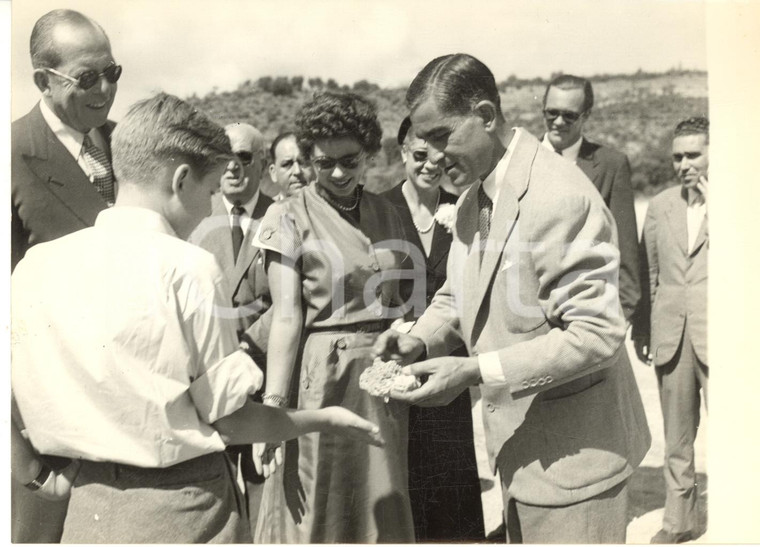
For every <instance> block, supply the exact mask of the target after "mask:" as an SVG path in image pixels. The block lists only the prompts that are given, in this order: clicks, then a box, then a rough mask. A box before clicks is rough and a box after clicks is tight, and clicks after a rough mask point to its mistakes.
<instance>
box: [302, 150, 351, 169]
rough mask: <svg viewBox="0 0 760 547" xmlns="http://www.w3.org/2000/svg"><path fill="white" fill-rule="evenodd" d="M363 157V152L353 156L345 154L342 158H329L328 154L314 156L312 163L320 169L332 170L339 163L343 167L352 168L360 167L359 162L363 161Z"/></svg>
mask: <svg viewBox="0 0 760 547" xmlns="http://www.w3.org/2000/svg"><path fill="white" fill-rule="evenodd" d="M363 158H364V154H362V153H359V154H355V155H353V156H345V157H343V158H340V159H335V158H328V157H327V156H320V157H318V158H312V160H311V164H312V165H313V166H314V167H315V168H316V169H317V170H318V171H332V170H333V169H335V166H336V165H338V164H340V167H341V168H342V169H346V170H351V169H356V168H357V167H359V164H360V163H361V161H362V159H363Z"/></svg>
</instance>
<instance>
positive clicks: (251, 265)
mask: <svg viewBox="0 0 760 547" xmlns="http://www.w3.org/2000/svg"><path fill="white" fill-rule="evenodd" d="M224 131H225V133H226V134H227V137H228V138H229V139H230V144H231V145H232V151H233V152H234V153H235V155H236V156H237V158H238V160H239V162H235V161H230V162H229V163H228V164H227V168H226V169H225V171H224V174H223V175H222V178H221V181H220V182H221V184H220V186H221V192H220V193H217V194H216V195H214V196H213V198H212V199H211V204H212V212H211V216H209V217H206V218H205V219H204V220H203V221H201V223H200V224H199V225H198V227H197V228H196V229H195V230H194V231H193V233H192V234H191V236H190V238H189V241H190V242H191V243H194V244H196V245H198V246H200V247H202V248H204V249H206V250H207V251H209V252H210V253H211V254H213V255H214V256H215V257H216V260H217V262H218V264H219V266H221V268H222V272H224V275H225V277H226V278H227V281H228V282H229V287H230V290H231V292H232V302H231V303H230V304H231V306H230V307H229V308H228V309H227V310H224V312H227V313H229V316H231V317H234V318H235V319H236V320H237V333H238V338H239V340H240V342H241V344H243V345H245V346H246V347H248V348H249V351H250V353H251V354H252V355H253V356H254V359H255V361H256V363H257V364H259V365H260V366H261V367H262V369H264V368H265V365H266V354H265V353H264V350H265V349H266V342H267V339H268V337H269V325H270V322H271V321H270V320H269V314H266V316H265V317H264V318H262V315H264V312H266V311H267V310H268V309H269V307H270V306H271V304H272V300H271V298H270V296H269V284H268V282H267V276H266V272H265V271H264V263H263V255H262V253H261V251H260V250H259V249H258V248H256V247H254V246H253V245H252V244H251V242H252V240H253V236H254V234H255V233H256V229H257V228H258V225H259V222H260V221H261V218H262V217H263V216H264V213H266V210H267V208H268V207H269V206H270V205H271V204H272V200H271V199H270V198H269V197H267V196H266V195H264V194H263V193H261V192H260V191H259V187H260V185H261V179H262V176H263V174H264V169H265V168H266V164H267V152H266V146H265V142H264V136H263V135H262V134H261V132H260V131H259V130H258V129H256V128H255V127H253V126H252V125H249V124H247V123H232V124H230V125H228V126H227V127H225V128H224ZM257 400H260V399H257ZM227 453H228V454H229V455H230V458H231V459H232V461H233V462H235V463H236V464H237V465H238V467H239V470H240V472H239V475H240V476H241V478H242V480H243V483H244V492H245V494H246V502H247V506H248V516H249V519H250V525H251V530H252V531H254V530H255V527H256V520H257V517H258V512H259V504H260V502H261V490H262V488H263V483H264V477H263V476H262V475H260V474H259V473H257V472H256V469H255V468H254V464H253V460H252V454H251V445H241V446H231V447H228V448H227Z"/></svg>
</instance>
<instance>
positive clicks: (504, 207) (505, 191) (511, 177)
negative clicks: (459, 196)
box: [471, 134, 539, 309]
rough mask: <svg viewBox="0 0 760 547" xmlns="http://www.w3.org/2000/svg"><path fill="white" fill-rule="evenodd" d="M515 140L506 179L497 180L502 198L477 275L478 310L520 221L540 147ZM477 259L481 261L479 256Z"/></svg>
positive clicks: (499, 200)
mask: <svg viewBox="0 0 760 547" xmlns="http://www.w3.org/2000/svg"><path fill="white" fill-rule="evenodd" d="M513 138H518V141H517V143H516V144H515V149H514V151H513V153H512V159H510V160H509V166H508V167H507V171H506V173H505V174H504V178H503V179H502V180H500V181H496V184H497V185H498V186H499V198H498V201H497V202H496V208H495V209H494V212H493V215H492V216H491V230H490V233H489V235H488V242H487V247H486V252H485V253H484V255H483V262H482V265H481V267H480V271H479V274H478V282H477V290H478V292H477V298H476V300H475V302H476V309H477V308H479V307H480V305H481V303H482V302H483V299H484V298H485V295H486V293H487V292H488V290H489V289H490V287H491V281H492V279H493V276H494V273H495V271H496V269H497V266H498V265H499V263H500V262H501V255H502V252H503V250H504V246H505V245H506V243H507V240H508V239H509V236H510V234H511V233H512V230H513V229H514V227H515V223H516V222H517V217H518V216H519V212H520V207H519V200H520V198H521V197H522V196H523V194H525V191H526V190H527V188H528V175H529V173H530V167H531V165H532V164H533V159H534V158H535V156H536V150H537V147H538V146H539V143H538V141H537V140H535V139H533V140H532V141H530V140H528V139H526V135H524V134H520V135H519V136H518V135H517V134H515V137H513ZM471 257H472V255H471ZM476 260H478V258H477V257H476Z"/></svg>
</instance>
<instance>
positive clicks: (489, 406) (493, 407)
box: [486, 403, 496, 412]
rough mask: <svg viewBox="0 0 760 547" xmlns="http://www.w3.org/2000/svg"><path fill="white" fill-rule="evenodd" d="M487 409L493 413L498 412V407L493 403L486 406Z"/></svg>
mask: <svg viewBox="0 0 760 547" xmlns="http://www.w3.org/2000/svg"><path fill="white" fill-rule="evenodd" d="M486 409H488V412H493V411H494V410H496V407H495V406H493V403H488V404H487V405H486Z"/></svg>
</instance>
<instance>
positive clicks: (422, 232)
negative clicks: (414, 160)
mask: <svg viewBox="0 0 760 547" xmlns="http://www.w3.org/2000/svg"><path fill="white" fill-rule="evenodd" d="M406 182H408V181H406ZM406 182H404V186H402V187H401V193H402V194H404V198H405V199H406V204H407V206H409V205H410V203H409V198H408V191H407V189H406ZM440 201H441V191H440V190H439V191H438V198H436V200H435V207H433V211H437V210H438V204H439V202H440ZM409 216H411V217H412V224H414V229H415V230H417V233H419V234H426V233H428V232H429V231H430V230H432V229H433V226H435V212H434V213H433V218H432V219H431V220H430V225H429V226H428V227H427V228H420V227H419V226H418V225H417V221H416V220H414V215H413V214H412V208H411V207H409Z"/></svg>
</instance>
